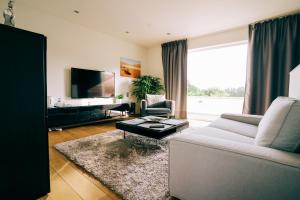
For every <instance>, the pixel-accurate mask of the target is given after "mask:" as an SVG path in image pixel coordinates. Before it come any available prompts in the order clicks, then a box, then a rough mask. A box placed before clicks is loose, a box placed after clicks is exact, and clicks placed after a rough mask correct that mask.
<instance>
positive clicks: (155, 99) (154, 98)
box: [146, 94, 166, 106]
mask: <svg viewBox="0 0 300 200" xmlns="http://www.w3.org/2000/svg"><path fill="white" fill-rule="evenodd" d="M165 100H166V97H165V95H155V94H146V101H147V104H148V106H151V105H152V104H155V103H159V102H162V101H165Z"/></svg>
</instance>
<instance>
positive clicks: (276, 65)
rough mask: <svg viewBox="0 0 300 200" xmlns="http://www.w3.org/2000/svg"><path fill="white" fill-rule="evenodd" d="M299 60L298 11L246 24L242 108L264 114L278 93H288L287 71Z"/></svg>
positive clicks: (299, 33)
mask: <svg viewBox="0 0 300 200" xmlns="http://www.w3.org/2000/svg"><path fill="white" fill-rule="evenodd" d="M299 63H300V14H296V15H290V16H287V17H282V18H278V19H274V20H269V21H266V22H262V23H257V24H255V25H249V47H248V63H247V81H246V91H245V102H244V108H243V112H244V113H248V114H264V113H265V111H266V110H267V109H268V107H269V105H270V104H271V103H272V101H273V100H274V99H275V98H276V97H278V96H288V90H289V72H290V71H291V70H292V69H293V68H295V67H296V66H297V65H298V64H299Z"/></svg>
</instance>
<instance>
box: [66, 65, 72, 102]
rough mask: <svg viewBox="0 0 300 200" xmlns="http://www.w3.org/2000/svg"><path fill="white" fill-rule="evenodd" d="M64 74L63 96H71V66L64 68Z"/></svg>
mask: <svg viewBox="0 0 300 200" xmlns="http://www.w3.org/2000/svg"><path fill="white" fill-rule="evenodd" d="M64 74H65V76H64V77H65V96H66V97H71V68H65V69H64Z"/></svg>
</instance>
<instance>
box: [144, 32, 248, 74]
mask: <svg viewBox="0 0 300 200" xmlns="http://www.w3.org/2000/svg"><path fill="white" fill-rule="evenodd" d="M247 39H248V28H247V27H240V28H235V29H231V30H227V31H222V32H218V33H212V34H209V35H205V36H200V37H196V38H190V39H188V48H189V50H193V49H197V48H203V47H209V46H217V45H222V44H230V43H235V42H239V41H245V40H247ZM147 64H148V68H147V69H145V74H148V75H154V76H157V77H160V78H162V79H163V66H162V58H161V46H160V45H156V46H153V47H151V48H148V50H147Z"/></svg>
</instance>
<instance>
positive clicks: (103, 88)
mask: <svg viewBox="0 0 300 200" xmlns="http://www.w3.org/2000/svg"><path fill="white" fill-rule="evenodd" d="M71 96H72V98H96V97H98V98H109V97H114V96H115V74H114V73H112V72H104V71H95V70H87V69H79V68H71Z"/></svg>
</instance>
